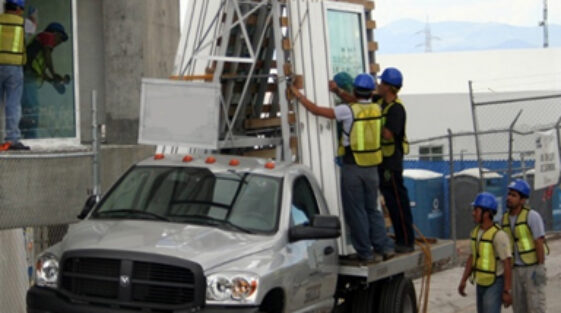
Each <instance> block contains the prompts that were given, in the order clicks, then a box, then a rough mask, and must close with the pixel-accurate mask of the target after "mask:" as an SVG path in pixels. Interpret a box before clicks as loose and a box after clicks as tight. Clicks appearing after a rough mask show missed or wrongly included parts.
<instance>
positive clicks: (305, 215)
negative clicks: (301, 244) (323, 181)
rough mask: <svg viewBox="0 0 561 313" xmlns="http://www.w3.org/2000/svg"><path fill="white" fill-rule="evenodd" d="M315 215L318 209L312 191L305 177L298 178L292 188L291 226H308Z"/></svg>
mask: <svg viewBox="0 0 561 313" xmlns="http://www.w3.org/2000/svg"><path fill="white" fill-rule="evenodd" d="M316 214H319V208H318V206H317V201H316V197H315V196H314V190H313V188H312V186H311V185H310V182H308V180H307V179H306V177H304V176H302V177H299V178H297V179H296V181H295V182H294V187H293V188H292V207H291V224H292V225H309V224H310V222H311V221H312V219H313V217H314V216H315V215H316Z"/></svg>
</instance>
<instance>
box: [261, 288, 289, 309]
mask: <svg viewBox="0 0 561 313" xmlns="http://www.w3.org/2000/svg"><path fill="white" fill-rule="evenodd" d="M283 311H284V293H283V292H282V291H281V290H280V289H275V290H272V291H270V292H269V293H268V294H267V295H266V296H265V299H263V303H261V306H259V311H258V313H282V312H283Z"/></svg>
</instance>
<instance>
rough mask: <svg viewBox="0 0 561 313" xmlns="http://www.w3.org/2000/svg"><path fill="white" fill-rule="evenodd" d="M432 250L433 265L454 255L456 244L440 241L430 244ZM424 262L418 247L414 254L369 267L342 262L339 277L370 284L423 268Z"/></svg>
mask: <svg viewBox="0 0 561 313" xmlns="http://www.w3.org/2000/svg"><path fill="white" fill-rule="evenodd" d="M430 248H431V249H430V251H431V259H432V262H433V263H435V262H438V261H441V260H444V259H446V258H449V257H451V256H452V255H453V254H454V242H453V241H452V240H445V239H438V241H436V243H432V244H430ZM424 262H425V254H424V253H423V251H422V250H421V248H420V247H418V246H416V247H415V251H413V252H410V253H405V254H397V255H396V256H394V257H393V258H391V259H389V260H386V261H382V262H378V263H372V264H368V265H361V264H358V263H356V264H353V262H349V261H343V260H342V261H341V266H340V267H339V275H342V276H351V277H353V278H362V279H364V280H365V282H368V283H369V282H373V281H376V280H380V279H384V278H387V277H391V276H394V275H397V274H400V273H403V272H406V271H410V270H415V269H418V268H420V267H422V266H423V264H424Z"/></svg>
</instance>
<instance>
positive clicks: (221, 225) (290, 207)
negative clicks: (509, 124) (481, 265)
mask: <svg viewBox="0 0 561 313" xmlns="http://www.w3.org/2000/svg"><path fill="white" fill-rule="evenodd" d="M96 200H97V199H95V198H90V199H89V201H87V202H86V205H85V207H84V210H83V212H82V213H81V216H80V217H81V218H82V219H83V221H81V222H79V223H77V224H74V225H71V226H70V229H69V231H68V233H67V235H66V236H65V237H64V239H63V240H62V241H61V242H60V243H58V244H56V245H54V246H52V247H51V248H49V249H47V250H46V251H44V252H43V253H42V254H41V255H40V256H39V257H38V260H37V265H36V271H35V276H34V281H35V284H34V286H33V287H31V288H30V290H29V291H28V294H27V307H28V309H27V311H28V313H76V312H80V313H123V312H153V313H163V312H166V313H168V312H169V313H172V312H173V313H179V312H182V313H183V312H269V313H272V312H416V310H417V309H416V296H415V290H414V288H413V285H412V283H411V280H410V279H408V278H405V277H404V275H403V272H404V271H406V270H410V269H413V268H415V267H418V266H419V265H421V264H422V259H423V258H422V256H421V255H420V253H419V252H418V251H417V252H414V253H411V254H410V255H406V256H402V257H397V258H394V259H391V260H389V261H385V262H381V263H377V264H368V265H363V264H353V263H352V262H348V263H345V261H341V260H340V256H339V249H338V243H337V238H338V237H339V235H340V232H341V230H340V229H341V228H340V221H339V217H337V216H329V215H327V212H328V208H327V203H326V201H325V200H324V197H323V195H322V192H321V190H320V188H319V186H318V184H317V183H316V180H315V178H314V176H313V174H312V173H311V172H310V170H309V169H308V168H306V167H304V166H302V165H298V164H292V163H291V164H289V163H277V164H275V163H272V162H267V161H265V160H261V159H254V158H240V157H234V156H221V155H216V156H198V157H197V156H189V155H188V156H181V155H156V156H155V157H154V158H150V159H148V160H145V161H142V162H140V163H138V164H136V165H135V166H133V167H132V168H131V169H130V170H129V171H128V172H127V173H125V174H124V175H123V176H122V178H120V179H119V180H118V182H117V183H116V184H115V185H114V186H113V187H112V188H111V189H110V190H109V191H108V192H107V194H106V195H105V196H103V197H102V198H101V199H100V201H96ZM452 249H453V247H452V245H451V244H449V243H448V244H441V245H440V246H438V245H436V246H435V247H434V248H433V260H434V261H437V260H439V259H442V258H445V257H448V256H450V255H451V253H452ZM344 264H346V265H344Z"/></svg>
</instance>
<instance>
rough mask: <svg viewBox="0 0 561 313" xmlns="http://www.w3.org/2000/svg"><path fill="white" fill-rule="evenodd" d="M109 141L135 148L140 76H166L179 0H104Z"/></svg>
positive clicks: (170, 66) (176, 34)
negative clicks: (131, 145) (133, 145)
mask: <svg viewBox="0 0 561 313" xmlns="http://www.w3.org/2000/svg"><path fill="white" fill-rule="evenodd" d="M102 6H103V27H104V36H103V39H104V43H105V46H104V48H105V53H104V55H105V60H104V61H105V64H104V66H105V123H106V125H107V142H108V143H116V144H135V143H136V142H137V136H138V117H139V107H140V83H141V79H142V77H159V78H164V77H168V76H169V75H170V74H171V71H172V69H173V62H174V56H175V52H176V49H177V44H178V42H179V34H180V27H179V13H178V12H179V2H178V1H177V0H160V1H149V0H142V1H140V0H104V1H103V2H102Z"/></svg>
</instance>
